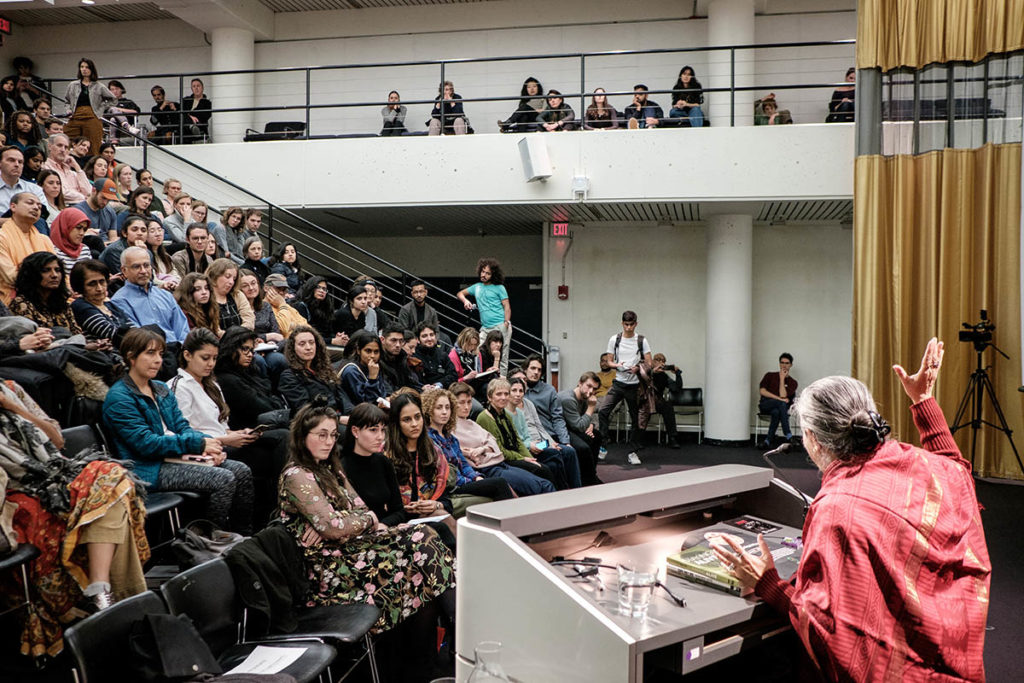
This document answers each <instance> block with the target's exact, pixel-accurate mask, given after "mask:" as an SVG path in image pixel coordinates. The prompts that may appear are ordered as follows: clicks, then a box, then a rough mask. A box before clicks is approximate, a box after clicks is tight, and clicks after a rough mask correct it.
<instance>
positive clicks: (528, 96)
mask: <svg viewBox="0 0 1024 683" xmlns="http://www.w3.org/2000/svg"><path fill="white" fill-rule="evenodd" d="M530 83H536V84H537V94H536V95H531V94H530V93H529V92H528V91H527V89H526V86H528V85H529V84H530ZM519 96H520V97H522V98H523V99H521V100H519V106H520V107H525V106H527V102H529V101H530V100H532V99H536V98H538V97H544V86H543V85H541V84H540V81H538V80H537V79H536V78H534V77H533V76H530V77H529V78H527V79H526V80H525V81H523V88H522V90H520V91H519Z"/></svg>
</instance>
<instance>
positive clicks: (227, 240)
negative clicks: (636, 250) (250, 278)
mask: <svg viewBox="0 0 1024 683" xmlns="http://www.w3.org/2000/svg"><path fill="white" fill-rule="evenodd" d="M243 218H244V214H243V213H242V210H241V209H240V208H238V207H237V206H229V207H228V208H226V209H224V211H222V212H221V214H220V226H219V228H218V230H217V232H218V233H219V235H220V237H223V240H224V243H223V244H222V245H221V248H222V249H224V257H225V258H229V259H231V260H232V261H234V262H235V263H237V264H238V265H240V266H245V264H244V263H243V262H244V261H245V259H246V258H247V257H246V256H245V250H244V249H243V248H242V244H243V243H244V242H245V241H246V238H245V236H244V235H243V234H242V220H243ZM220 237H218V239H220ZM262 251H263V245H262V243H261V244H260V252H261V253H260V258H262V257H263V254H262ZM256 260H259V259H256ZM249 270H252V268H250V269H249ZM253 272H254V273H255V272H256V271H253ZM258 275H259V273H257V276H258ZM264 279H266V276H263V277H262V278H260V281H261V282H262V281H263V280H264Z"/></svg>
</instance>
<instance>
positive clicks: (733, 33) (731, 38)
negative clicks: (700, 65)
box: [697, 0, 756, 128]
mask: <svg viewBox="0 0 1024 683" xmlns="http://www.w3.org/2000/svg"><path fill="white" fill-rule="evenodd" d="M753 43H754V0H714V1H713V2H712V3H711V5H710V6H709V7H708V45H711V46H714V45H752V44H753ZM730 64H731V56H730V52H729V50H716V51H714V52H710V53H708V77H707V80H702V79H700V75H699V74H698V76H697V78H698V80H701V83H703V84H704V86H705V87H709V88H728V87H729V86H730V85H731V84H732V76H731V66H730ZM753 74H754V51H753V50H737V51H736V85H737V86H741V85H752V84H753ZM755 99H756V98H755V97H754V93H753V91H751V90H746V91H743V92H738V93H736V125H737V126H752V125H754V109H753V107H754V100H755ZM704 100H705V104H706V105H707V111H706V112H705V114H706V115H708V116H709V117H710V120H711V125H712V126H713V127H719V128H724V127H727V126H728V125H729V116H730V111H731V109H730V107H731V104H730V95H729V92H727V91H726V92H716V93H708V94H707V95H706V96H705V98H704Z"/></svg>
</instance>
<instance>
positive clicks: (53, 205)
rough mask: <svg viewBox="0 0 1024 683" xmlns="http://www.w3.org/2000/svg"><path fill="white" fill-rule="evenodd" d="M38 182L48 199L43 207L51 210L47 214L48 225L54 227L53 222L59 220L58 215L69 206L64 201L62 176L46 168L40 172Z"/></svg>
mask: <svg viewBox="0 0 1024 683" xmlns="http://www.w3.org/2000/svg"><path fill="white" fill-rule="evenodd" d="M37 182H38V183H39V187H40V188H41V189H42V191H43V196H44V197H45V198H46V201H45V202H43V208H45V209H46V210H47V211H48V212H49V214H48V215H47V216H46V225H47V226H48V227H50V229H53V222H54V221H55V220H57V215H58V214H60V212H61V211H63V210H64V209H66V208H68V205H67V204H66V203H65V202H64V190H63V189H62V187H61V184H60V176H59V175H57V172H56V171H51V170H50V169H48V168H44V169H43V170H42V171H40V172H39V177H38V180H37Z"/></svg>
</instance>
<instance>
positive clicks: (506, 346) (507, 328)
mask: <svg viewBox="0 0 1024 683" xmlns="http://www.w3.org/2000/svg"><path fill="white" fill-rule="evenodd" d="M491 330H497V331H498V332H501V336H502V337H503V343H502V345H501V361H500V362H499V364H498V367H499V368H500V372H499V374H500V375H501V376H502V377H508V352H509V350H510V349H511V348H512V324H511V323H502V324H500V325H495V326H494V327H481V328H480V348H481V349H482V348H484V340H485V339H486V338H487V333H488V332H490V331H491ZM484 369H485V370H486V369H487V368H484ZM490 379H494V378H493V377H491V378H490ZM490 379H489V380H488V382H489V381H490Z"/></svg>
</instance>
